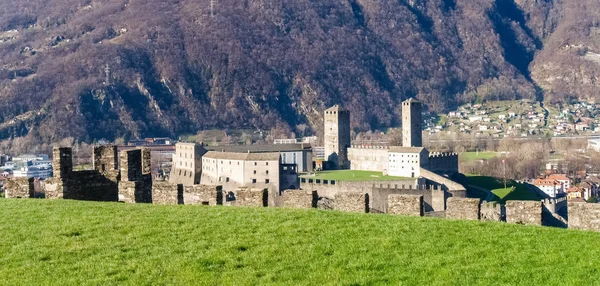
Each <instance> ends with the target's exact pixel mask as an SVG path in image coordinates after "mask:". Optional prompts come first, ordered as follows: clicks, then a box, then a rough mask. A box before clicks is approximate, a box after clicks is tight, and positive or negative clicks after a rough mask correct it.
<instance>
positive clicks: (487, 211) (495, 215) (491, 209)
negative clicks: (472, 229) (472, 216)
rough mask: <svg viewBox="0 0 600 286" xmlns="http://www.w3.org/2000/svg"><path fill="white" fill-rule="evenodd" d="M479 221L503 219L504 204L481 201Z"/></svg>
mask: <svg viewBox="0 0 600 286" xmlns="http://www.w3.org/2000/svg"><path fill="white" fill-rule="evenodd" d="M479 219H480V220H481V221H503V220H504V206H503V205H501V204H499V203H486V202H484V203H482V204H481V206H480V211H479Z"/></svg>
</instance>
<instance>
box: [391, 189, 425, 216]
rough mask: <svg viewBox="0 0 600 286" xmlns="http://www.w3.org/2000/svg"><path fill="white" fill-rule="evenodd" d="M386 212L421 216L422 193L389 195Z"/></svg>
mask: <svg viewBox="0 0 600 286" xmlns="http://www.w3.org/2000/svg"><path fill="white" fill-rule="evenodd" d="M387 212H388V213H389V214H395V215H406V216H423V214H424V212H423V195H395V194H392V195H389V196H388V206H387Z"/></svg>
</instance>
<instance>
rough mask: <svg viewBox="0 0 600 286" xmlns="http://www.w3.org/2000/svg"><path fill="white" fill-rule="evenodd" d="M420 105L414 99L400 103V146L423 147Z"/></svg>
mask: <svg viewBox="0 0 600 286" xmlns="http://www.w3.org/2000/svg"><path fill="white" fill-rule="evenodd" d="M421 124H422V120H421V103H420V102H419V101H417V100H416V99H414V98H411V99H408V100H406V101H404V102H402V146H404V147H423V134H422V131H421Z"/></svg>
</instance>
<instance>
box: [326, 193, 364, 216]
mask: <svg viewBox="0 0 600 286" xmlns="http://www.w3.org/2000/svg"><path fill="white" fill-rule="evenodd" d="M333 209H334V210H338V211H345V212H358V213H365V212H369V195H368V194H365V193H339V194H336V195H335V199H334V202H333Z"/></svg>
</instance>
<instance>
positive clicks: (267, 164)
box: [202, 154, 295, 166]
mask: <svg viewBox="0 0 600 286" xmlns="http://www.w3.org/2000/svg"><path fill="white" fill-rule="evenodd" d="M294 155H295V154H294ZM294 157H295V156H294ZM202 162H204V163H210V159H204V160H202ZM212 162H213V163H216V162H217V160H212ZM226 162H228V163H229V165H231V162H232V161H226ZM221 164H224V161H221ZM237 164H238V166H239V165H240V161H237ZM254 166H258V162H254ZM265 166H269V162H265Z"/></svg>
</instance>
